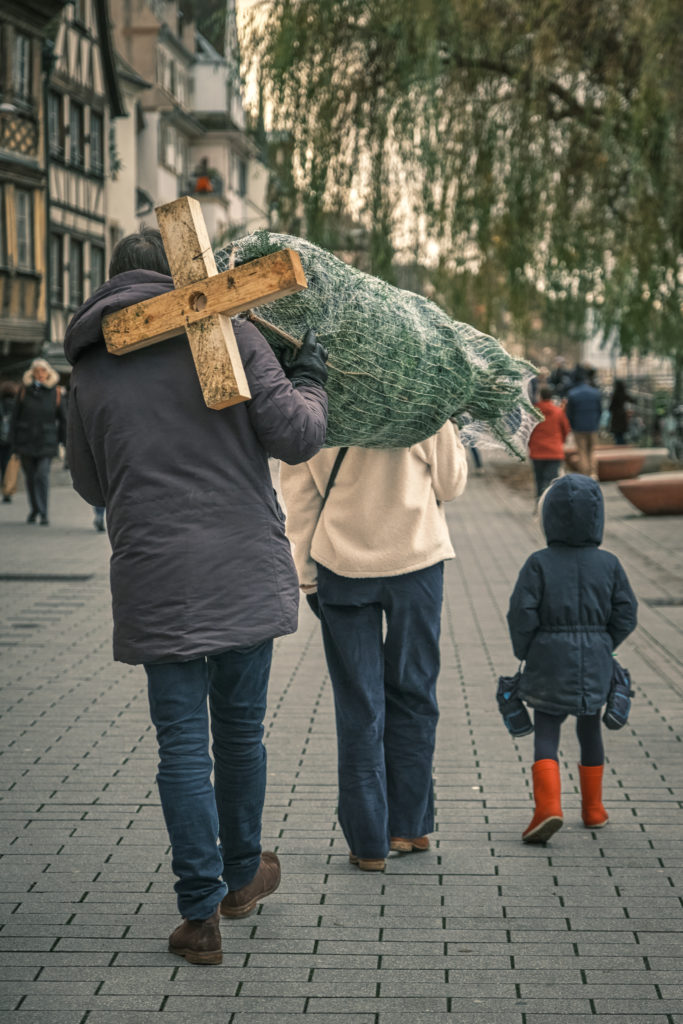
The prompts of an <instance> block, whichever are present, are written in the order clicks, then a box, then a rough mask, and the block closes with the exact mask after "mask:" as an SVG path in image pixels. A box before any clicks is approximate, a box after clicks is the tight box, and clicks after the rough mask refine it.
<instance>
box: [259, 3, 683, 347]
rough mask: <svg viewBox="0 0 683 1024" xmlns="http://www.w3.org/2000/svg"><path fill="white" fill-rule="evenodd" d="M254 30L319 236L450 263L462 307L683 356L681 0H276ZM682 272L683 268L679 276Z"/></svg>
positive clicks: (265, 82) (384, 268)
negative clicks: (359, 223)
mask: <svg viewBox="0 0 683 1024" xmlns="http://www.w3.org/2000/svg"><path fill="white" fill-rule="evenodd" d="M254 10H255V11H256V13H257V14H258V17H257V18H253V20H252V21H251V23H250V25H249V27H248V30H247V31H246V33H245V35H244V53H245V56H246V58H247V60H251V61H252V62H253V63H252V67H253V68H257V69H258V74H259V76H260V82H261V94H262V95H265V96H266V97H268V98H269V106H270V116H271V119H272V126H273V128H274V129H276V130H278V131H279V132H280V133H283V132H286V133H287V137H288V139H289V144H290V146H291V150H292V153H293V159H294V174H293V181H294V182H295V185H296V189H297V191H298V193H299V196H300V199H301V203H302V204H303V208H304V209H305V211H306V233H307V235H308V237H309V238H310V239H311V240H312V241H315V242H318V243H319V244H323V245H325V244H326V243H327V242H328V237H327V235H328V234H329V225H330V223H334V220H335V218H340V217H342V216H343V215H344V214H350V215H353V216H356V217H360V218H361V219H362V220H364V222H365V224H366V227H367V230H368V233H369V248H370V259H371V269H372V271H373V272H374V273H376V274H378V275H380V276H384V277H386V278H388V279H391V276H392V258H393V256H394V254H395V252H396V250H400V251H401V255H402V256H403V257H404V258H405V255H406V253H407V252H410V253H412V255H413V256H414V257H417V258H418V259H420V260H423V261H424V260H431V262H432V264H435V275H434V276H435V279H436V281H437V283H438V286H439V288H440V290H441V291H442V292H443V294H444V295H445V296H446V298H447V300H448V301H449V304H450V305H451V306H458V307H459V308H454V309H453V310H452V311H453V312H454V313H455V314H456V315H457V316H459V317H461V318H466V317H467V316H468V315H472V314H473V311H474V310H475V309H476V317H477V318H476V321H475V322H477V324H478V326H481V327H483V328H484V329H489V330H493V329H495V327H496V323H495V321H496V319H497V318H498V317H499V316H500V315H502V314H503V313H505V314H507V315H510V314H511V315H512V316H513V317H514V319H515V321H516V323H517V325H518V326H519V327H520V329H521V330H526V329H528V328H529V327H530V323H531V320H532V318H535V319H537V320H538V319H539V318H540V319H541V320H542V321H543V322H544V324H546V325H550V324H551V323H553V322H555V323H556V324H563V325H565V327H566V330H567V331H569V332H571V331H574V332H578V334H581V332H584V331H586V330H587V329H588V328H587V326H586V325H587V324H588V323H590V324H591V325H592V326H591V330H592V329H594V327H595V326H603V327H605V329H606V330H613V329H616V331H618V335H619V337H620V341H621V345H622V347H623V348H624V349H626V350H628V349H629V348H631V347H637V348H639V349H640V350H642V351H644V350H647V349H651V350H657V351H659V352H662V353H674V352H675V351H676V350H677V349H680V348H681V346H683V339H682V338H681V330H680V314H681V305H680V291H677V288H678V289H680V283H681V280H680V278H681V273H682V272H683V270H682V267H681V234H682V228H683V210H682V202H683V200H682V198H681V197H682V196H683V188H682V187H681V186H682V185H683V174H682V167H683V152H682V151H681V134H680V129H681V109H682V105H683V82H682V81H681V69H682V68H683V44H682V39H683V35H682V34H681V32H680V22H679V16H680V0H647V2H646V0H574V2H573V3H571V4H565V3H558V2H557V0H487V2H486V3H482V2H481V0H411V2H409V3H406V2H405V0H265V2H261V3H259V4H256V5H255V7H254ZM677 275H678V282H677Z"/></svg>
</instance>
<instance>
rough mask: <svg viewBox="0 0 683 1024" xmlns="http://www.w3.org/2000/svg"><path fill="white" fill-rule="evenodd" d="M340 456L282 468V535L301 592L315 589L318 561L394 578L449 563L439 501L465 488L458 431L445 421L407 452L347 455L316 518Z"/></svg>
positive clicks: (329, 453)
mask: <svg viewBox="0 0 683 1024" xmlns="http://www.w3.org/2000/svg"><path fill="white" fill-rule="evenodd" d="M338 451H339V449H338V448H325V449H323V450H322V451H321V452H318V454H317V455H314V456H313V458H312V459H309V461H308V462H304V463H301V464H299V465H298V466H288V465H285V464H284V463H282V464H281V468H280V485H281V489H282V495H283V498H284V501H285V506H286V509H287V535H288V537H289V539H290V541H291V542H292V545H293V548H294V562H295V564H296V568H297V572H298V574H299V583H300V585H301V586H302V587H304V588H305V589H306V590H310V589H312V588H313V587H314V586H315V583H316V564H315V563H316V562H319V563H320V564H321V565H324V566H325V567H326V568H327V569H330V570H331V571H332V572H335V573H337V575H338V576H350V577H353V578H362V577H378V576H400V575H402V574H403V573H407V572H415V571H416V570H418V569H426V568H427V567H428V566H430V565H435V564H436V563H437V562H440V561H442V560H443V559H445V558H454V557H455V552H454V550H453V546H452V544H451V539H450V536H449V533H448V527H447V525H446V515H445V511H444V508H443V505H442V502H444V501H451V500H452V499H453V498H457V497H458V495H459V494H462V492H463V491H464V489H465V484H466V483H467V454H466V452H465V449H464V447H463V445H462V442H461V441H460V437H459V434H458V430H457V427H455V426H454V425H453V424H452V423H450V422H448V423H446V424H444V426H443V427H442V428H441V430H439V432H438V433H437V434H434V435H433V436H432V437H429V438H427V440H426V441H422V442H421V443H420V444H415V445H412V446H411V447H410V448H382V449H380V448H349V450H348V452H347V453H346V456H345V458H344V461H343V462H342V464H341V468H340V470H339V473H338V475H337V479H336V480H335V482H334V486H333V487H332V490H331V491H330V495H329V497H328V499H327V503H326V505H325V508H324V509H323V511H322V515H321V514H320V506H321V505H322V500H323V495H324V493H325V488H326V487H327V481H328V480H329V478H330V473H331V472H332V466H333V465H334V461H335V459H336V456H337V452H338Z"/></svg>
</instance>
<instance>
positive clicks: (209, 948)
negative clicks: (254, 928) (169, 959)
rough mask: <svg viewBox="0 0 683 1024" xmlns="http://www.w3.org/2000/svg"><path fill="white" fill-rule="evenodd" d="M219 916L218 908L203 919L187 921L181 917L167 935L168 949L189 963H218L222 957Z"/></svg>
mask: <svg viewBox="0 0 683 1024" xmlns="http://www.w3.org/2000/svg"><path fill="white" fill-rule="evenodd" d="M220 919H221V916H220V913H219V908H218V907H216V912H215V913H214V914H212V915H211V917H207V918H206V919H205V920H204V921H189V920H188V919H187V918H186V917H184V918H183V923H182V924H180V925H178V927H177V928H176V930H175V931H174V932H171V934H170V935H169V937H168V951H169V953H175V954H176V956H184V957H185V959H186V960H187V962H188V963H191V964H219V963H221V961H222V959H223V953H222V950H221V930H220V927H219V922H220Z"/></svg>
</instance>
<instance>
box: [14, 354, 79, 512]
mask: <svg viewBox="0 0 683 1024" xmlns="http://www.w3.org/2000/svg"><path fill="white" fill-rule="evenodd" d="M65 440H66V417H65V415H64V402H63V401H62V392H61V389H60V387H59V374H58V373H57V371H56V370H54V369H53V368H52V367H51V366H50V364H49V363H48V362H46V361H45V360H44V359H34V360H33V362H32V363H31V365H30V367H29V368H28V370H27V371H26V373H25V374H24V376H23V379H22V386H21V388H20V389H19V394H18V395H17V398H16V401H15V403H14V410H13V413H12V422H11V426H10V446H11V448H12V451H13V452H16V454H17V455H18V456H19V457H20V459H21V468H22V469H23V471H24V477H25V479H26V493H27V495H28V500H29V506H30V511H29V514H28V518H27V520H26V522H27V523H35V522H36V520H37V519H40V525H41V526H49V519H48V500H49V495H50V465H51V463H52V460H53V458H54V457H55V455H56V454H57V452H58V450H59V445H60V444H64V442H65Z"/></svg>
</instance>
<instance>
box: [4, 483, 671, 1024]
mask: <svg viewBox="0 0 683 1024" xmlns="http://www.w3.org/2000/svg"><path fill="white" fill-rule="evenodd" d="M60 472H61V470H55V473H54V474H53V475H54V476H55V478H56V482H57V483H58V484H62V486H56V487H54V488H53V491H52V508H51V521H52V525H51V526H50V527H49V528H48V529H43V528H41V527H38V526H27V525H26V524H25V522H24V519H25V515H26V506H25V499H24V497H23V495H17V496H16V497H15V500H14V502H13V504H12V505H2V506H0V551H1V552H2V567H1V569H0V573H1V574H2V579H1V581H0V584H1V586H0V603H1V611H2V616H1V625H0V651H1V653H2V676H1V690H0V729H1V735H0V750H1V751H2V756H1V757H0V770H1V775H0V791H1V793H2V804H1V806H0V813H1V814H2V830H1V832H0V891H1V897H0V898H1V900H2V904H1V905H0V1020H2V1021H11V1022H12V1024H33V1022H35V1024H38V1022H40V1024H85V1022H87V1024H149V1022H152V1021H156V1020H157V1019H158V1020H160V1021H162V1022H163V1021H168V1024H195V1022H201V1024H218V1022H220V1024H256V1022H260V1021H263V1022H266V1024H270V1022H271V1021H278V1022H279V1021H282V1022H283V1024H287V1022H289V1021H294V1020H298V1019H299V1018H303V1019H305V1020H308V1021H310V1022H319V1024H342V1022H343V1024H447V1022H448V1024H475V1022H476V1024H551V1022H553V1024H554V1022H556V1021H560V1022H561V1024H584V1022H585V1024H588V1022H589V1021H594V1020H595V1019H596V1018H599V1019H603V1020H605V1021H609V1022H610V1024H617V1022H619V1024H626V1022H628V1024H683V971H682V967H683V907H682V901H681V897H682V895H683V828H682V822H683V815H682V813H681V807H682V802H683V745H682V744H681V733H682V729H683V714H682V712H683V673H682V671H681V661H682V655H683V636H682V634H683V628H682V627H683V554H682V552H683V519H680V518H678V519H675V518H661V519H653V518H644V517H642V516H640V515H639V514H638V513H636V512H635V510H633V509H632V508H631V507H630V506H629V505H628V504H627V502H626V501H625V500H624V499H623V498H622V497H621V496H620V494H619V492H618V491H617V489H616V486H615V485H606V486H605V489H604V490H605V497H606V503H607V510H608V526H607V537H606V543H605V546H606V547H607V548H608V549H610V550H612V551H614V552H615V553H616V554H618V555H619V556H620V557H621V559H622V561H623V563H624V565H625V567H626V570H627V572H628V574H629V577H630V579H631V582H632V584H633V586H634V589H635V590H636V593H637V595H638V597H639V600H640V626H639V628H638V631H637V633H636V634H635V635H634V637H633V638H631V639H630V640H629V641H627V643H626V644H625V645H624V648H623V650H622V660H623V661H624V663H625V664H627V665H628V666H629V667H630V668H631V669H632V673H633V677H634V681H635V684H636V687H637V698H636V701H635V703H634V707H633V711H632V718H631V722H630V723H629V725H628V726H627V727H626V728H625V729H624V730H623V731H622V732H621V733H615V734H611V733H610V734H608V735H607V740H606V745H607V753H608V765H607V770H606V800H605V802H606V805H607V807H608V810H609V813H610V823H609V825H608V826H607V828H605V829H603V830H600V831H592V832H591V831H587V830H586V829H584V828H583V827H582V825H581V822H580V817H579V797H578V791H577V782H578V779H577V770H576V760H577V743H576V738H575V736H574V734H573V730H572V729H571V727H570V726H565V730H564V732H563V737H562V750H561V761H562V776H563V787H564V789H563V798H564V810H565V826H564V828H563V829H562V830H561V831H560V832H559V833H558V834H557V835H556V836H555V837H554V838H553V840H552V841H551V843H550V844H548V846H547V847H545V848H544V847H525V846H524V845H523V844H522V843H521V842H520V834H521V831H522V829H523V828H524V827H525V826H526V824H527V823H528V820H529V818H530V816H531V812H532V803H531V791H530V770H531V756H532V753H531V751H532V744H531V738H530V737H526V738H524V739H522V740H520V741H518V742H514V741H513V740H512V739H511V738H510V737H509V736H508V734H507V733H506V731H505V729H504V727H503V725H502V722H501V721H500V719H499V716H498V711H497V708H496V704H495V699H494V691H495V684H496V679H497V676H498V674H499V673H501V672H503V673H509V672H511V671H512V670H513V669H514V666H515V663H514V660H513V655H512V652H511V649H510V645H509V641H508V638H507V631H506V626H505V612H506V610H507V601H508V597H509V594H510V591H511V589H512V586H513V583H514V580H515V578H516V575H517V572H518V570H519V568H520V566H521V564H522V562H523V560H524V559H525V557H526V556H527V554H528V553H529V552H530V551H531V550H533V549H534V548H535V547H538V546H540V544H541V540H540V533H539V530H538V526H537V525H536V523H535V521H534V518H533V516H532V499H531V494H530V491H529V492H528V493H527V492H526V491H514V490H510V489H509V488H508V487H506V486H504V485H503V484H502V483H501V481H500V479H499V478H497V477H496V476H494V474H493V473H492V472H491V470H490V467H489V468H488V470H487V472H486V473H485V474H484V475H483V476H481V477H474V478H473V479H472V480H471V483H470V485H469V486H468V490H467V492H466V494H465V496H464V497H463V498H461V499H460V500H459V501H458V502H455V503H454V504H453V505H451V506H450V512H449V515H450V522H451V527H452V534H453V538H454V541H455V545H456V548H457V551H458V556H459V557H458V559H457V560H456V561H455V562H451V563H449V565H448V569H447V575H446V580H447V582H446V587H447V595H446V607H445V614H444V623H443V643H442V649H443V670H442V675H441V680H440V705H441V711H442V716H441V722H440V726H439V738H438V751H437V760H436V786H437V831H436V832H435V835H434V843H433V849H432V851H431V852H429V853H426V854H412V855H408V856H392V857H391V858H390V860H389V862H388V865H387V871H386V873H385V874H382V875H374V874H373V875H371V874H363V873H361V872H359V871H357V870H356V869H355V868H352V867H350V865H349V863H348V859H347V848H346V845H345V843H344V840H343V837H342V836H341V833H340V831H339V828H338V825H337V823H336V819H335V796H336V780H335V733H334V720H333V712H332V701H331V693H330V684H329V680H328V677H327V674H326V671H325V665H324V660H323V656H322V650H321V644H320V640H319V636H318V630H317V624H316V622H315V620H314V619H313V617H312V615H311V614H310V612H309V611H308V609H307V608H306V607H304V609H303V610H302V614H301V625H300V629H299V632H298V633H297V634H296V635H295V636H293V637H287V638H285V639H283V640H280V641H278V642H277V651H276V658H275V663H274V669H273V674H272V685H271V691H270V704H269V711H268V719H267V745H268V753H269V789H268V799H267V808H266V814H265V822H264V832H265V843H266V846H267V847H270V848H273V849H276V850H277V851H278V853H279V854H280V856H281V859H282V864H283V880H282V886H281V888H280V890H279V891H278V893H277V894H276V895H275V896H273V897H271V898H270V899H268V900H266V901H265V903H264V904H262V905H261V907H260V908H259V910H258V912H257V913H255V914H254V915H253V916H252V917H250V918H248V919H246V920H244V921H242V922H238V921H237V922H224V923H223V925H222V933H223V943H224V951H225V952H224V962H223V965H222V966H220V967H193V966H191V965H188V964H186V963H185V962H184V961H179V960H178V959H177V958H175V957H173V956H171V955H170V954H168V953H167V952H166V949H165V945H166V937H167V935H168V933H169V932H170V931H171V930H172V928H173V927H174V926H175V924H176V923H177V921H178V916H177V913H176V908H175V901H174V894H173V892H172V888H171V887H172V876H171V873H170V869H169V855H168V840H167V836H166V833H165V830H164V826H163V822H162V818H161V813H160V809H159V805H158V801H157V794H156V788H155V782H154V775H155V766H156V755H155V741H154V736H153V733H152V730H151V728H150V724H149V721H148V714H147V707H146V694H145V680H144V673H143V671H142V669H139V668H129V667H127V666H123V665H117V664H114V663H113V662H112V660H111V639H110V629H111V621H110V619H111V616H110V604H109V589H108V579H107V559H108V541H107V538H106V535H99V534H97V533H96V532H95V531H94V529H93V528H92V514H91V512H90V510H89V509H88V508H87V506H85V505H84V504H83V503H82V502H81V501H80V499H78V497H77V496H76V495H75V494H73V492H72V491H71V490H70V489H69V488H68V487H67V486H63V485H64V483H65V479H64V477H63V476H62V477H59V478H58V477H57V473H60ZM160 1014H161V1017H159V1015H160Z"/></svg>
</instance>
